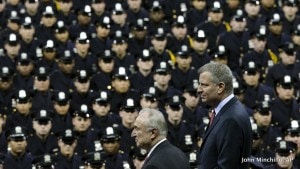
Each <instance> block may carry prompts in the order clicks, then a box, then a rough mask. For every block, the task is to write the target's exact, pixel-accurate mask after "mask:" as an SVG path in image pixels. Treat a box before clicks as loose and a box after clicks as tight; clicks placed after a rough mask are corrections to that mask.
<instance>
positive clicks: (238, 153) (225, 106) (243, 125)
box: [198, 62, 252, 169]
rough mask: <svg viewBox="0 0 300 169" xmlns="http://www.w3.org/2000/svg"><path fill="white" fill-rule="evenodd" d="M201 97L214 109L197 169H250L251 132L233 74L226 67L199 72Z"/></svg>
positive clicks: (208, 67)
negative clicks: (234, 84)
mask: <svg viewBox="0 0 300 169" xmlns="http://www.w3.org/2000/svg"><path fill="white" fill-rule="evenodd" d="M199 74H200V75H199V84H200V85H199V87H198V93H199V95H200V98H201V100H202V102H203V103H206V104H208V105H209V106H211V109H212V112H213V113H212V116H211V117H214V118H213V120H212V118H211V121H210V124H209V125H208V127H207V129H206V131H205V134H204V136H203V143H202V146H201V148H200V151H199V153H200V154H199V165H198V169H212V168H214V169H215V168H228V169H230V168H239V169H246V168H249V163H247V162H245V159H247V158H248V157H249V156H250V151H251V143H252V129H251V125H250V120H249V116H248V113H247V112H246V110H245V108H244V106H243V105H242V104H241V103H240V101H238V99H237V98H236V97H234V95H233V85H232V78H233V75H232V72H231V70H230V69H229V68H228V66H226V65H225V64H218V63H214V62H211V63H208V64H205V65H204V66H202V67H201V68H200V69H199Z"/></svg>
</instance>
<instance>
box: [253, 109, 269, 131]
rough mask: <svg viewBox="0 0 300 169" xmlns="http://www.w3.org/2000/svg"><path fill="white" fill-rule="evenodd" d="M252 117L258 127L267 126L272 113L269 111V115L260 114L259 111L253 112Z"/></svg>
mask: <svg viewBox="0 0 300 169" xmlns="http://www.w3.org/2000/svg"><path fill="white" fill-rule="evenodd" d="M253 117H254V119H255V121H256V123H257V126H259V127H268V126H270V124H271V118H272V113H271V111H269V115H262V114H260V113H259V112H256V113H254V114H253Z"/></svg>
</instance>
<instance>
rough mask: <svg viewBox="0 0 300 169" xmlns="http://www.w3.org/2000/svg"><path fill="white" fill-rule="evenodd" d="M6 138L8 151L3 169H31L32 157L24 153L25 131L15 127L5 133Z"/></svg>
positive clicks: (25, 143) (25, 144)
mask: <svg viewBox="0 0 300 169" xmlns="http://www.w3.org/2000/svg"><path fill="white" fill-rule="evenodd" d="M6 138H7V142H8V147H9V148H10V151H9V152H8V153H7V154H6V155H5V159H4V161H3V168H5V169H6V168H7V169H21V168H22V169H31V168H32V161H33V157H32V156H31V155H30V154H29V153H27V152H26V147H27V131H26V129H25V128H23V127H21V126H15V127H13V128H11V129H10V130H8V131H7V133H6Z"/></svg>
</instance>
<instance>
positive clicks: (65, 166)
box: [55, 128, 82, 169]
mask: <svg viewBox="0 0 300 169" xmlns="http://www.w3.org/2000/svg"><path fill="white" fill-rule="evenodd" d="M58 146H59V152H58V153H56V154H55V158H56V159H57V162H56V165H57V166H56V169H73V168H79V166H81V165H82V161H81V158H82V157H81V156H80V155H78V154H77V153H75V148H76V146H77V138H76V135H75V133H74V132H73V130H71V129H69V128H68V129H65V130H63V131H61V132H60V134H59V137H58Z"/></svg>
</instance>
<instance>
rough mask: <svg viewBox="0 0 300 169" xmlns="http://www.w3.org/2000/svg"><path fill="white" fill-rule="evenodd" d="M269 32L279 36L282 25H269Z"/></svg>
mask: <svg viewBox="0 0 300 169" xmlns="http://www.w3.org/2000/svg"><path fill="white" fill-rule="evenodd" d="M268 28H269V30H270V32H272V33H273V34H275V35H280V34H281V32H282V24H275V25H269V27H268Z"/></svg>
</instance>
